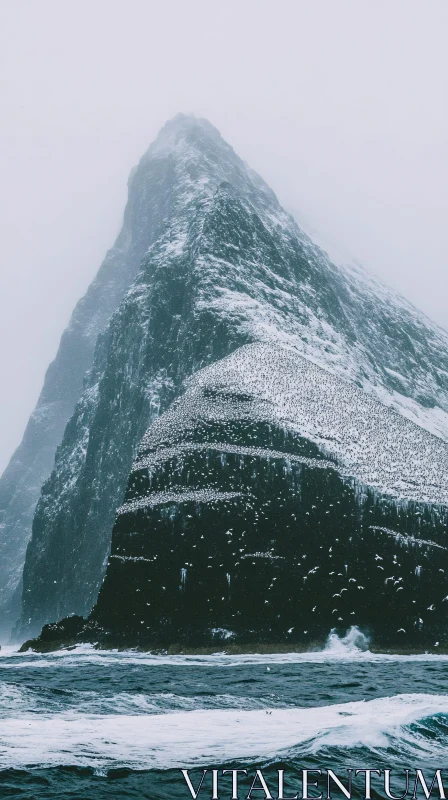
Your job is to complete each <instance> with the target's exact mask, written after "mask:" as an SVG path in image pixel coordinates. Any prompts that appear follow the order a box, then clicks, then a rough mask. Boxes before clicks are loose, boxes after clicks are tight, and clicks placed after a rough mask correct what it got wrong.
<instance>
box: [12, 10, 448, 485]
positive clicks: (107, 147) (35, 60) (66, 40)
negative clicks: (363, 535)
mask: <svg viewBox="0 0 448 800" xmlns="http://www.w3.org/2000/svg"><path fill="white" fill-rule="evenodd" d="M0 31H1V32H0V51H1V56H0V58H1V79H2V80H1V106H0V108H1V112H0V113H1V117H2V119H1V123H2V124H1V147H0V168H1V187H2V188H1V208H0V226H1V232H0V233H1V239H0V241H1V251H0V252H1V261H0V364H1V378H2V384H1V385H2V390H1V393H0V471H1V469H2V468H3V467H4V466H5V465H6V463H7V460H8V458H9V456H10V455H11V453H12V451H13V449H14V448H15V447H16V446H17V444H18V443H19V441H20V438H21V435H22V433H23V429H24V427H25V424H26V421H27V417H28V415H29V413H30V412H31V410H32V408H33V406H34V404H35V401H36V399H37V396H38V394H39V391H40V388H41V385H42V381H43V376H44V373H45V369H46V367H47V365H48V363H49V361H50V360H51V359H52V358H53V356H54V354H55V352H56V349H57V346H58V341H59V338H60V335H61V333H62V330H63V328H64V326H65V325H66V323H67V321H68V319H69V316H70V312H71V310H72V308H73V306H74V304H75V302H76V300H77V299H78V298H79V297H80V295H81V294H82V293H83V292H84V291H85V289H86V288H87V286H88V284H89V282H90V280H91V279H92V277H93V276H94V274H95V272H96V270H97V269H98V267H99V265H100V263H101V260H102V258H103V256H104V254H105V251H106V249H107V248H108V247H109V246H111V244H112V243H113V240H114V238H115V236H116V234H117V232H118V230H119V227H120V223H121V217H122V213H123V208H124V204H125V201H126V182H127V176H128V173H129V171H130V169H131V168H132V166H133V165H134V164H135V163H136V162H137V161H138V160H139V158H140V156H141V155H142V153H143V152H144V151H145V150H146V149H147V147H148V145H149V144H150V142H151V141H152V139H153V138H154V137H155V136H156V134H157V132H158V130H159V128H160V127H161V126H162V125H163V123H164V122H165V121H166V119H168V118H170V117H172V116H174V114H176V113H177V112H179V111H183V112H193V113H195V114H197V115H200V116H205V117H207V118H208V119H209V120H210V121H211V122H212V123H213V124H215V125H216V126H217V127H218V128H219V130H220V131H221V133H222V134H223V136H224V137H225V138H226V139H227V140H228V141H229V142H230V143H231V144H232V146H233V147H234V148H235V150H236V151H237V152H238V153H239V155H241V156H242V158H244V159H245V160H247V161H248V162H249V163H250V165H251V166H252V167H254V168H255V169H256V170H257V171H259V172H260V173H261V174H262V175H263V177H264V178H265V179H266V180H267V181H268V182H269V183H270V185H271V186H272V187H273V188H274V190H275V191H276V192H277V194H278V196H279V198H280V200H281V202H282V203H283V204H284V205H285V206H286V207H287V208H288V209H289V210H293V211H294V212H295V213H296V214H297V215H298V216H299V217H300V218H301V219H304V220H305V221H306V222H307V225H308V226H310V227H312V228H315V229H317V230H319V231H321V232H322V233H323V234H324V236H325V237H327V238H328V239H329V240H331V241H332V242H334V243H335V244H336V245H337V246H338V247H339V248H341V249H342V250H344V251H346V252H347V253H349V254H353V255H354V256H355V257H356V258H357V259H358V260H359V261H360V262H361V263H362V264H364V266H365V267H366V268H367V269H369V270H370V271H372V272H374V273H376V274H377V275H378V276H380V277H381V278H383V279H384V280H386V282H387V283H388V284H389V285H391V286H393V287H395V288H396V289H397V290H398V291H399V292H401V293H402V294H404V295H405V296H406V297H407V298H408V299H409V300H411V302H413V303H414V304H415V305H417V306H418V307H420V308H421V309H422V310H423V311H425V312H426V314H428V315H429V316H430V317H431V318H432V319H434V320H435V321H437V322H438V323H439V324H440V325H442V326H444V327H448V311H447V303H446V296H447V285H448V277H447V266H446V253H447V244H448V242H447V239H448V234H447V225H446V220H447V211H448V209H447V206H448V199H447V198H448V193H447V185H448V158H447V142H448V130H447V129H448V109H447V99H446V98H447V96H448V95H447V89H448V87H447V77H448V56H447V48H446V40H447V35H448V4H447V3H446V1H445V0H426V2H424V3H423V2H421V0H415V1H414V0H385V1H384V2H383V1H382V0H375V2H371V0H366V1H364V0H290V1H283V2H282V1H281V0H277V2H274V0H269V1H266V0H244V2H241V0H240V1H239V2H234V0H226V2H217V1H216V0H215V1H214V0H207V1H206V2H198V0H187V2H181V0H178V2H167V1H166V0H165V2H163V3H161V2H153V1H152V0H76V2H75V1H74V0H64V2H61V0H15V2H10V3H7V2H5V1H4V2H3V3H2V5H1V7H0Z"/></svg>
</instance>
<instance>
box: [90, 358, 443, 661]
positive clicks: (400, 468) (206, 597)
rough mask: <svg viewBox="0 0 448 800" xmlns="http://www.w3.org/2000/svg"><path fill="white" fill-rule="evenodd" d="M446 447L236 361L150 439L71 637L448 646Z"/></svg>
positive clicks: (372, 407) (337, 397)
mask: <svg viewBox="0 0 448 800" xmlns="http://www.w3.org/2000/svg"><path fill="white" fill-rule="evenodd" d="M447 467H448V446H447V445H446V443H444V442H442V441H441V440H440V439H437V438H436V437H434V436H432V435H430V434H429V433H428V432H427V431H425V430H423V429H421V428H418V427H417V426H416V425H414V424H413V423H412V422H409V421H408V420H406V419H404V418H403V417H402V416H400V415H398V414H396V413H395V412H393V411H391V410H389V409H388V408H387V407H385V406H384V405H383V404H382V403H380V402H379V401H377V400H375V399H373V398H372V397H368V396H367V395H365V394H364V393H363V392H362V391H360V390H359V389H357V388H356V387H355V386H354V385H352V384H348V383H345V382H344V381H343V380H341V379H340V378H337V377H336V376H333V375H331V374H329V373H328V372H326V371H325V370H323V369H322V368H321V367H318V366H316V365H313V364H311V363H310V362H307V361H305V360H304V359H302V358H301V357H300V356H298V355H297V354H296V353H294V352H293V351H287V350H285V349H281V348H279V347H276V346H266V345H262V344H255V345H249V346H246V347H243V348H240V349H239V350H237V351H236V352H235V353H233V354H232V355H231V356H229V357H228V358H226V359H224V360H223V361H221V362H218V363H215V364H214V365H213V366H211V367H208V368H206V369H205V370H203V371H202V372H200V373H198V374H197V375H196V376H195V377H194V379H193V380H192V381H190V384H189V387H188V389H187V391H186V393H185V395H184V396H183V397H182V398H181V399H180V400H178V401H177V402H175V403H173V405H172V406H171V408H170V409H169V410H168V411H167V412H166V413H165V414H164V415H163V416H162V417H160V418H159V419H158V420H157V421H156V422H154V424H153V425H152V426H151V428H150V429H149V430H148V432H147V434H146V435H145V437H144V439H143V441H142V444H141V447H140V449H139V452H138V455H137V458H136V460H135V462H134V465H133V469H132V472H131V475H130V478H129V482H128V488H127V492H126V497H125V502H124V504H123V505H122V506H121V507H120V508H119V509H118V512H117V517H116V522H115V527H114V532H113V537H112V552H111V556H110V559H109V563H108V567H107V571H106V576H105V580H104V583H103V586H102V588H101V590H100V594H99V599H98V602H97V604H96V606H95V608H94V609H93V612H92V614H91V616H90V620H89V622H88V624H87V626H86V628H85V629H84V632H83V633H82V634H81V638H83V636H84V637H85V638H88V637H90V638H93V639H95V638H99V639H100V641H102V642H108V641H109V642H110V643H113V644H118V645H129V644H134V645H135V644H139V645H141V646H146V647H150V646H164V647H167V646H169V645H172V644H174V643H181V644H184V645H190V646H192V645H201V644H211V643H213V642H215V643H216V642H219V641H227V642H237V643H242V644H250V643H253V644H257V643H261V642H264V643H266V642H268V643H283V644H284V643H288V642H289V643H291V644H293V643H295V642H300V643H304V642H313V641H316V640H323V639H325V637H326V635H327V634H328V632H329V630H330V629H331V628H333V627H336V628H338V629H340V630H341V631H343V630H345V629H346V628H347V627H349V626H350V625H358V626H359V627H361V628H362V630H363V631H366V632H368V633H369V634H370V635H372V636H373V637H374V640H375V643H376V644H382V645H394V646H397V645H398V646H399V645H400V644H401V645H402V646H404V645H406V646H434V644H435V642H436V641H439V643H441V644H443V645H445V646H446V645H447V644H448V627H447V620H448V604H447V594H448V537H447V532H448V530H447V523H448V508H447V505H448V469H447Z"/></svg>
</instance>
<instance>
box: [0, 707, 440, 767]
mask: <svg viewBox="0 0 448 800" xmlns="http://www.w3.org/2000/svg"><path fill="white" fill-rule="evenodd" d="M435 734H436V736H435ZM447 746H448V696H447V695H441V696H439V695H429V694H402V695H396V696H394V697H387V698H378V699H376V700H371V701H368V702H355V703H343V704H337V705H331V706H321V707H317V708H294V709H292V708H286V709H285V708H274V709H271V710H269V711H267V710H264V709H257V710H243V709H232V710H230V709H229V710H222V709H220V710H218V709H214V710H203V709H199V710H198V709H196V710H192V711H175V712H170V713H162V714H152V715H151V714H140V715H135V714H129V713H123V714H106V715H104V714H97V715H95V714H82V715H79V714H73V713H65V712H61V713H47V714H40V715H36V714H30V715H28V716H27V717H26V719H24V718H23V716H20V715H19V716H17V717H15V718H4V719H3V720H2V724H1V732H0V761H1V767H2V768H3V769H11V768H13V769H27V768H30V767H32V766H37V765H38V766H39V767H40V768H52V767H57V766H61V765H67V766H68V765H70V766H77V767H93V768H94V769H95V770H108V769H114V768H119V767H121V768H128V769H132V770H151V769H174V768H181V767H192V768H193V767H195V766H197V767H203V766H204V765H222V764H225V763H228V762H231V761H236V760H238V761H239V763H244V764H249V763H251V762H256V761H259V760H260V759H270V760H272V759H278V758H280V757H286V755H287V757H288V759H298V758H301V759H303V757H305V756H316V755H317V754H319V753H323V752H326V751H328V749H329V748H338V749H341V748H343V749H352V748H355V747H356V748H361V747H362V748H364V749H367V750H368V751H375V753H376V755H378V753H379V752H380V751H386V750H387V751H388V757H389V760H390V758H391V757H392V755H394V759H395V760H396V761H397V762H398V761H399V760H400V758H401V760H402V762H403V759H404V760H405V761H408V762H409V761H411V762H413V763H416V762H417V761H418V762H421V761H422V760H423V759H424V760H425V761H426V762H427V763H428V762H431V763H432V762H435V761H437V760H438V759H439V760H443V758H444V756H445V755H446V748H447ZM403 763H404V762H403Z"/></svg>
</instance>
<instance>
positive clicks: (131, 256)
mask: <svg viewBox="0 0 448 800" xmlns="http://www.w3.org/2000/svg"><path fill="white" fill-rule="evenodd" d="M160 166H161V165H160V163H159V162H157V161H154V160H151V159H148V158H146V157H143V159H142V160H141V162H140V164H139V165H138V167H137V168H135V170H134V171H133V173H132V174H131V177H130V179H129V198H128V203H127V206H126V209H125V213H124V220H123V227H122V230H121V233H120V234H119V236H118V238H117V240H116V242H115V245H114V246H113V247H112V249H111V250H109V252H108V253H107V255H106V257H105V259H104V262H103V264H102V265H101V267H100V270H99V272H98V274H97V276H96V278H95V280H94V281H93V283H92V284H91V285H90V287H89V289H88V291H87V293H86V295H85V296H84V297H83V298H82V299H81V300H80V301H79V302H78V304H77V305H76V308H75V310H74V312H73V314H72V317H71V320H70V323H69V325H68V328H67V329H66V331H65V332H64V334H63V336H62V339H61V343H60V346H59V349H58V352H57V355H56V358H55V359H54V361H53V362H52V364H50V366H49V368H48V370H47V373H46V375H45V382H44V386H43V389H42V392H41V394H40V397H39V400H38V402H37V405H36V408H35V409H34V411H33V413H32V415H31V417H30V419H29V422H28V425H27V427H26V430H25V434H24V437H23V440H22V442H21V444H20V445H19V447H18V448H17V450H16V451H15V453H14V455H13V456H12V458H11V461H10V463H9V465H8V466H7V468H6V470H5V472H4V473H3V475H2V477H1V479H0V563H1V565H2V569H1V571H0V620H1V622H0V635H2V634H3V635H5V634H6V633H7V631H8V629H10V628H11V624H12V623H14V622H15V621H16V619H17V615H18V614H19V611H20V596H21V588H22V570H23V565H24V560H25V551H26V546H27V544H28V541H29V539H30V536H31V526H32V520H33V515H34V511H35V507H36V503H37V501H38V498H39V494H40V491H41V488H42V484H43V483H44V481H45V480H46V479H47V478H48V476H49V475H50V472H51V469H52V467H53V463H54V456H55V451H56V448H57V446H58V445H59V444H60V442H61V439H62V436H63V433H64V429H65V426H66V424H67V422H68V420H69V418H70V417H71V415H72V413H73V409H74V406H75V403H76V402H77V400H78V399H79V398H80V396H81V394H82V391H83V382H84V376H85V373H86V371H87V370H88V369H90V367H91V366H92V359H93V352H94V348H95V344H96V341H97V339H98V335H99V333H100V332H101V331H102V330H103V329H104V328H105V326H106V324H107V322H108V321H109V319H110V317H111V315H112V313H113V312H114V311H115V309H116V308H117V306H118V305H119V302H120V300H121V298H122V296H123V294H124V292H125V290H126V289H127V288H128V287H129V286H130V284H131V283H132V280H133V279H134V277H135V275H136V273H137V271H138V268H139V266H140V263H141V260H142V257H143V255H144V253H145V252H146V251H147V249H148V247H149V246H150V244H151V243H152V242H153V241H154V240H155V239H156V238H157V235H158V234H159V233H160V230H161V228H162V226H163V225H164V222H165V220H166V218H169V216H170V214H171V213H172V207H173V202H174V198H173V193H172V188H173V184H172V180H171V176H170V173H169V169H166V168H165V167H164V168H163V169H160ZM155 189H156V191H155Z"/></svg>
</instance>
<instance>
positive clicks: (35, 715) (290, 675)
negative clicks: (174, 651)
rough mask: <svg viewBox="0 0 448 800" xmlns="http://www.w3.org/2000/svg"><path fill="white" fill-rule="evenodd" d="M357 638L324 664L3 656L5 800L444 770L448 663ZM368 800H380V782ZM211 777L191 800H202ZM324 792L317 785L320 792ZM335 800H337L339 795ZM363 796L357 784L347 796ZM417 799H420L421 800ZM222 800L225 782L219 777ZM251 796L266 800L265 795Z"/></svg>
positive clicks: (0, 759) (182, 791)
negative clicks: (215, 774)
mask: <svg viewBox="0 0 448 800" xmlns="http://www.w3.org/2000/svg"><path fill="white" fill-rule="evenodd" d="M366 647H367V643H366V642H365V640H364V637H363V636H362V634H360V633H359V632H358V631H356V630H351V631H350V632H349V633H348V634H347V636H346V637H345V638H343V639H339V638H338V637H337V636H336V635H335V634H332V635H331V636H330V637H329V640H328V644H327V647H326V649H325V650H324V651H322V652H319V653H302V654H281V655H280V654H279V655H245V656H230V655H226V654H225V653H217V654H215V655H212V656H201V657H199V656H152V655H147V654H141V653H134V652H125V653H123V652H121V653H118V652H100V651H96V650H94V649H90V648H85V647H84V648H79V649H76V650H71V651H65V652H59V653H54V654H50V655H38V654H30V653H23V654H19V653H17V652H16V651H15V650H14V649H13V648H3V650H2V651H1V652H0V797H1V798H16V797H17V798H23V800H42V799H43V798H45V799H46V798H55V799H56V798H57V800H64V799H65V798H76V799H77V800H103V798H116V800H124V799H125V798H138V799H139V800H143V799H144V798H153V799H154V798H189V797H191V795H190V793H189V790H188V788H187V785H186V783H185V780H184V778H183V776H182V773H181V771H180V770H181V769H189V770H190V775H191V779H192V783H193V785H194V786H195V787H196V786H197V784H198V782H199V780H200V777H201V774H202V770H203V769H208V770H212V769H214V768H215V769H219V770H222V769H232V768H239V769H246V770H247V771H248V778H247V779H245V778H244V776H243V777H242V779H241V780H240V790H239V797H241V798H245V797H246V795H247V792H248V789H249V787H250V783H251V781H252V778H253V774H254V771H255V770H256V769H257V768H261V769H262V770H263V774H264V776H265V778H266V780H267V783H268V786H269V788H270V789H271V792H272V797H273V798H275V797H276V796H277V770H278V769H284V770H285V795H287V796H292V795H294V794H295V793H296V791H299V795H300V790H301V771H302V769H305V768H308V769H319V768H321V769H332V770H334V771H335V772H336V774H337V775H339V776H340V777H341V779H344V777H345V776H346V774H347V773H346V770H347V769H348V768H358V769H362V768H372V769H383V770H384V769H385V768H390V769H391V770H392V775H393V781H394V785H393V786H392V791H393V792H394V793H395V794H397V795H400V794H402V792H403V790H404V770H405V768H409V769H410V770H411V771H412V775H413V774H414V772H415V769H416V768H419V769H422V770H424V771H425V772H427V773H428V775H429V777H430V779H432V776H433V774H434V770H435V769H442V770H443V769H444V768H446V769H447V776H448V656H443V655H442V656H435V655H425V654H422V655H415V656H390V655H380V654H372V653H371V652H369V650H368V649H366ZM372 785H373V792H372V797H375V796H381V797H383V796H384V789H383V784H381V781H380V782H379V783H378V786H377V787H376V786H375V777H373V778H372ZM211 786H212V784H211V772H208V773H206V776H205V778H204V782H203V788H202V789H201V792H200V794H199V796H198V797H199V800H202V798H210V797H211ZM322 788H323V787H321V789H322ZM324 796H325V793H324ZM334 796H335V797H343V795H342V794H341V793H338V792H337V791H336V792H335V793H334ZM362 796H363V782H362V780H361V779H360V780H359V782H357V781H355V782H354V788H353V797H362ZM419 796H423V794H422V793H421V794H420V795H419ZM219 797H220V799H221V800H224V799H225V798H230V797H231V778H230V776H227V777H225V778H222V777H220V778H219ZM252 797H254V798H263V797H264V793H263V792H261V791H258V792H254V794H253V795H252Z"/></svg>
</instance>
